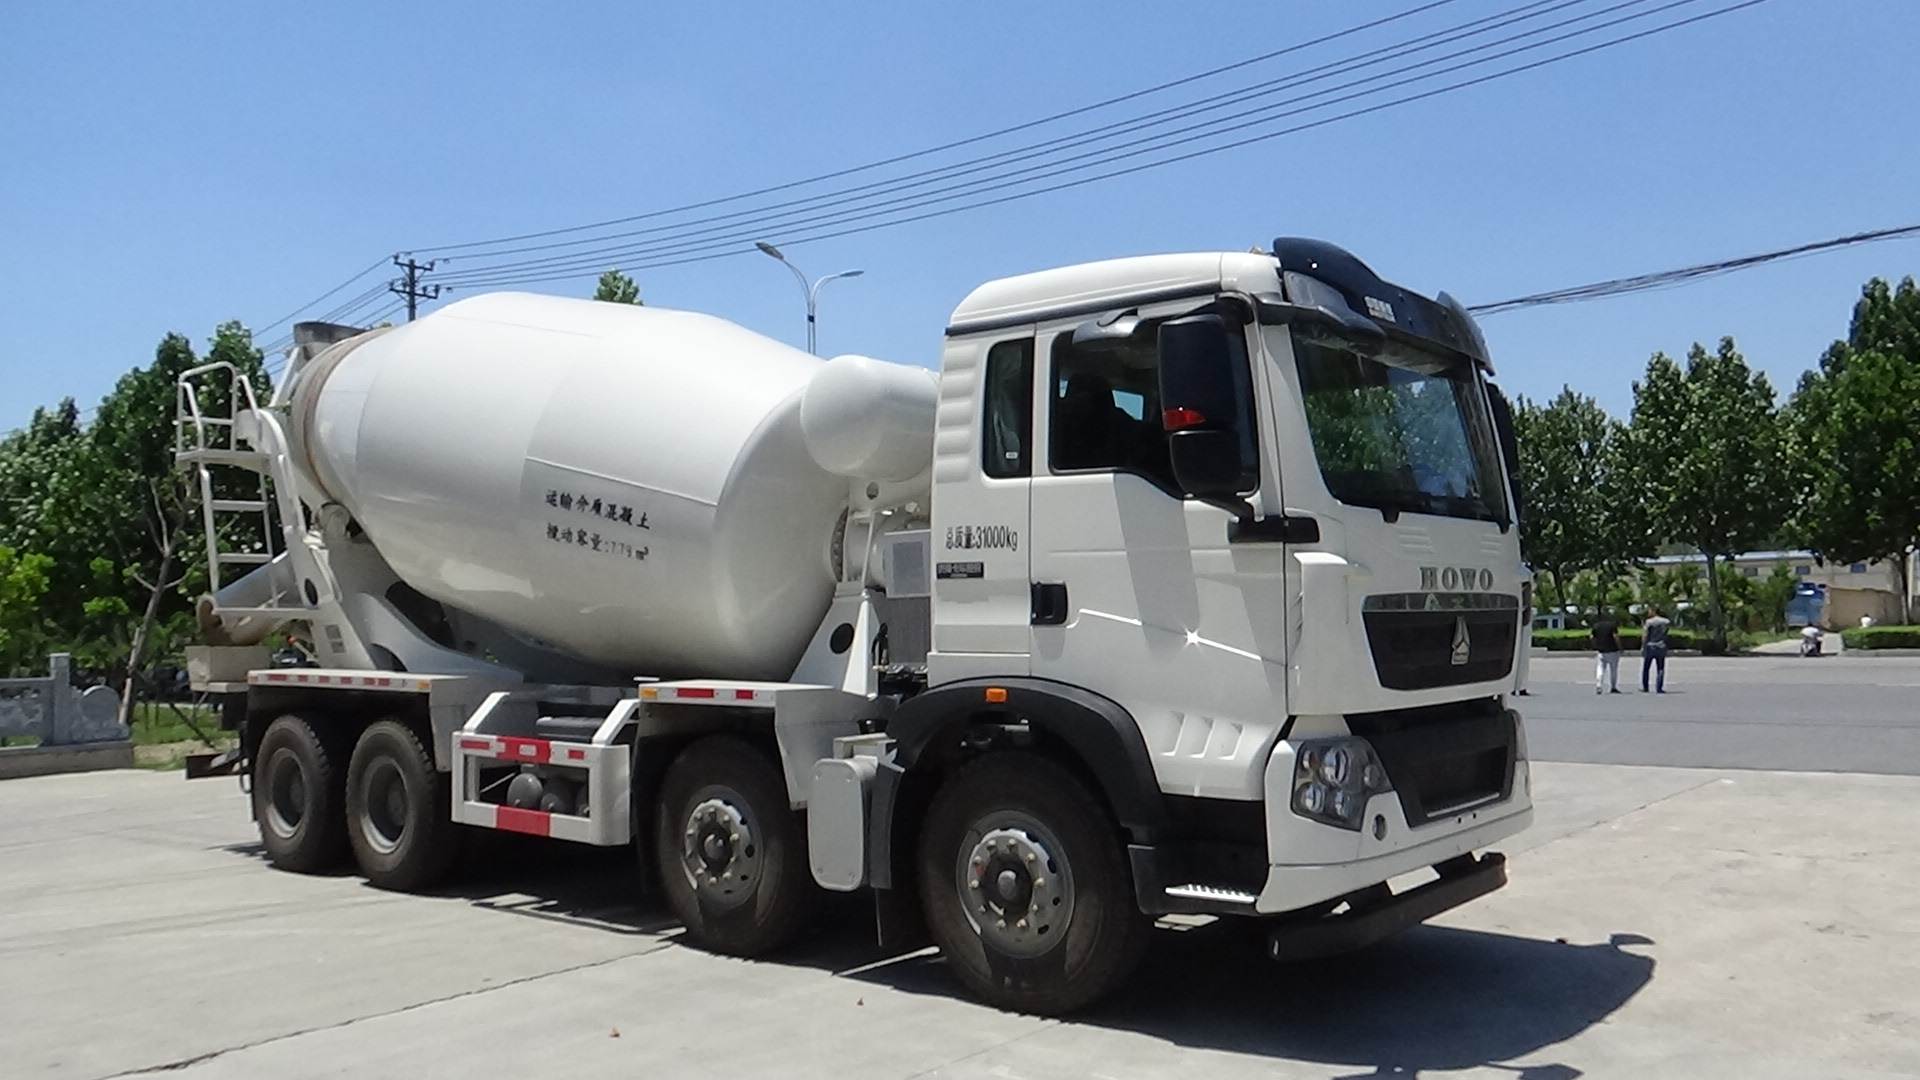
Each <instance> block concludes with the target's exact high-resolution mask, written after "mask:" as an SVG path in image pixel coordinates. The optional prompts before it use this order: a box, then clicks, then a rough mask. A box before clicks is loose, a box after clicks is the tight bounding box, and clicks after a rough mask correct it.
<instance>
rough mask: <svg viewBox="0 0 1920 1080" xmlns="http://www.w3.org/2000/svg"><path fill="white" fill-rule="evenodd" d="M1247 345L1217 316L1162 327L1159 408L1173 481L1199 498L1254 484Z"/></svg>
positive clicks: (1230, 492)
mask: <svg viewBox="0 0 1920 1080" xmlns="http://www.w3.org/2000/svg"><path fill="white" fill-rule="evenodd" d="M1252 401H1253V383H1252V376H1251V374H1250V373H1249V371H1248V369H1247V347H1246V341H1245V339H1244V338H1242V337H1241V336H1240V334H1239V333H1237V332H1236V330H1235V328H1232V327H1230V326H1229V325H1228V323H1227V321H1226V320H1225V319H1223V318H1221V317H1220V316H1219V315H1215V314H1205V315H1189V316H1187V317H1185V318H1181V319H1170V320H1168V321H1166V322H1164V323H1161V324H1160V407H1161V410H1162V413H1161V420H1162V423H1163V424H1164V425H1165V426H1166V429H1167V449H1168V453H1169V455H1170V456H1171V458H1172V461H1173V477H1174V480H1175V481H1177V482H1178V483H1179V485H1180V488H1181V490H1182V491H1184V492H1185V493H1187V494H1189V495H1195V496H1199V497H1200V498H1203V499H1205V498H1231V497H1234V496H1237V495H1238V494H1239V493H1240V492H1242V491H1245V490H1247V489H1248V488H1251V487H1252V486H1253V485H1254V484H1255V483H1256V482H1257V481H1258V479H1259V477H1258V474H1257V471H1256V469H1257V467H1256V466H1255V464H1254V457H1253V454H1252V453H1251V450H1252V447H1253V433H1252V432H1251V431H1249V430H1247V428H1246V423H1247V421H1246V418H1247V417H1248V416H1250V415H1252V413H1253V409H1252V408H1251V406H1252Z"/></svg>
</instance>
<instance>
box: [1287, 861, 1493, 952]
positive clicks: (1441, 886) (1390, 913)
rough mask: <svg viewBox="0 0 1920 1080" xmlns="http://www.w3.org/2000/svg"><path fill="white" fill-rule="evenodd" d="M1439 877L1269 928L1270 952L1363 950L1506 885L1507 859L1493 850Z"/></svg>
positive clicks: (1446, 866) (1448, 866)
mask: <svg viewBox="0 0 1920 1080" xmlns="http://www.w3.org/2000/svg"><path fill="white" fill-rule="evenodd" d="M1434 869H1435V870H1437V871H1438V872H1439V874H1440V876H1439V877H1437V878H1435V879H1434V880H1432V881H1429V882H1427V883H1425V884H1423V885H1418V886H1415V887H1414V888H1411V889H1408V890H1406V891H1404V892H1400V893H1391V892H1386V891H1385V886H1381V890H1380V893H1379V894H1378V895H1371V896H1364V897H1361V898H1357V899H1355V900H1352V901H1350V902H1349V904H1348V909H1347V910H1346V911H1343V912H1341V913H1340V914H1337V915H1323V916H1320V917H1318V918H1311V919H1302V920H1299V921H1290V920H1286V919H1281V920H1279V925H1277V926H1275V927H1274V928H1273V929H1272V930H1269V931H1268V932H1267V956H1268V957H1270V958H1272V959H1274V960H1277V961H1280V962H1283V963H1285V962H1291V961H1294V960H1311V959H1313V958H1315V957H1320V956H1332V955H1333V954H1335V953H1343V952H1349V951H1351V950H1354V949H1359V948H1364V947H1365V946H1368V945H1371V944H1373V943H1374V942H1376V941H1379V940H1380V939H1381V938H1384V937H1388V936H1389V935H1392V934H1397V933H1399V932H1400V931H1402V930H1405V929H1407V928H1408V927H1411V926H1417V925H1419V924H1420V923H1423V922H1426V921H1427V920H1428V919H1431V918H1433V917H1434V916H1435V915H1438V914H1440V913H1441V912H1443V911H1447V910H1449V909H1452V908H1456V907H1459V906H1460V905H1461V904H1464V903H1466V902H1467V901H1469V900H1473V899H1477V898H1479V897H1482V896H1485V895H1487V894H1488V893H1490V892H1492V891H1494V890H1495V889H1498V888H1500V887H1501V886H1503V885H1505V884H1506V883H1507V859H1506V856H1504V855H1501V854H1500V853H1499V852H1494V851H1490V852H1488V853H1486V854H1485V855H1482V856H1480V857H1479V858H1478V859H1476V858H1474V857H1473V856H1471V855H1468V856H1463V857H1461V858H1458V859H1455V860H1453V861H1451V862H1447V863H1442V864H1441V865H1439V866H1437V867H1435V868H1434Z"/></svg>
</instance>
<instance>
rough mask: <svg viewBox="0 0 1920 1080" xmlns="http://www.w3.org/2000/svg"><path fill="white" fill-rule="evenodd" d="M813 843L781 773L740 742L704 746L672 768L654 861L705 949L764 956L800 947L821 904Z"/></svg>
mask: <svg viewBox="0 0 1920 1080" xmlns="http://www.w3.org/2000/svg"><path fill="white" fill-rule="evenodd" d="M805 837H806V834H805V830H804V829H803V828H802V827H801V818H800V815H798V814H796V813H794V812H793V810H792V809H791V808H790V807H789V804H788V800H787V787H786V782H785V780H784V779H783V778H782V777H781V774H780V770H779V768H778V767H777V766H776V765H775V764H774V763H773V762H772V761H771V760H769V759H768V757H767V755H765V754H762V753H760V752H759V751H758V750H755V749H754V748H753V747H752V746H750V745H748V744H747V743H745V742H743V741H741V740H740V739H736V738H733V737H731V736H725V735H719V736H713V737H710V738H707V739H702V740H701V741H699V742H697V743H694V744H693V745H692V746H690V747H688V748H687V749H686V750H685V751H683V752H682V753H681V754H680V756H679V757H678V758H676V759H675V760H674V762H673V764H672V765H671V766H670V767H669V768H668V769H667V774H666V777H665V779H664V781H663V782H662V784H661V799H660V814H659V816H658V818H656V820H655V831H654V858H655V860H656V861H657V863H658V867H659V871H660V884H661V888H662V890H663V891H665V893H666V894H667V902H668V903H669V904H670V905H671V906H672V908H673V913H674V914H675V915H676V916H678V917H679V919H680V921H681V922H682V923H684V924H686V927H687V934H688V936H689V937H691V938H692V939H693V940H694V942H695V943H696V944H698V945H700V946H701V947H702V948H706V949H711V950H712V951H714V952H719V953H727V954H730V955H733V956H757V955H760V954H761V953H765V952H770V951H772V950H774V949H777V948H779V947H780V946H782V945H785V944H786V943H788V942H789V941H791V940H793V937H794V935H795V934H796V933H798V932H799V930H800V928H801V927H802V926H803V925H804V924H805V921H806V916H807V913H808V912H809V911H810V910H811V908H812V905H813V900H814V898H815V889H814V884H813V878H812V874H811V872H810V871H809V870H808V869H807V857H806V855H807V853H806V838H805Z"/></svg>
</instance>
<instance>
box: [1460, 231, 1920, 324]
mask: <svg viewBox="0 0 1920 1080" xmlns="http://www.w3.org/2000/svg"><path fill="white" fill-rule="evenodd" d="M1914 235H1920V224H1916V225H1901V226H1898V227H1896V228H1891V229H1875V230H1873V231H1871V232H1862V233H1853V234H1852V235H1849V236H1836V237H1834V238H1833V239H1831V240H1821V241H1818V242H1816V243H1811V244H1797V245H1795V246H1793V247H1787V248H1780V249H1779V250H1777V251H1763V252H1760V253H1759V254H1757V255H1742V256H1740V257H1739V258H1737V259H1722V260H1720V261H1719V262H1710V263H1700V264H1699V265H1697V266H1684V267H1681V268H1680V269H1678V270H1662V271H1659V272H1658V273H1653V274H1638V275H1635V276H1633V277H1624V278H1611V279H1608V280H1606V281H1596V282H1594V283H1593V284H1591V285H1576V286H1574V287H1572V288H1569V289H1555V290H1553V291H1552V292H1542V293H1532V294H1530V295H1527V296H1516V297H1514V298H1513V299H1511V300H1498V301H1495V302H1493V303H1490V304H1473V305H1470V306H1469V307H1468V308H1467V310H1468V311H1471V312H1473V313H1474V314H1475V315H1498V314H1501V313H1502V312H1507V311H1518V310H1520V309H1522V308H1531V307H1543V306H1545V305H1548V304H1577V303H1580V302H1582V301H1585V300H1599V299H1602V298H1605V297H1609V296H1625V295H1627V294H1628V293H1638V292H1648V291H1650V290H1653V289H1661V288H1668V287H1671V286H1674V285H1679V284H1684V283H1686V282H1691V281H1698V280H1700V279H1701V278H1707V277H1716V276H1718V275H1721V274H1731V273H1734V272H1736V271H1740V270H1748V269H1751V268H1753V267H1756V266H1760V265H1763V264H1765V263H1770V262H1776V261H1778V260H1780V259H1791V258H1793V257H1795V256H1798V255H1812V254H1815V253H1817V252H1822V251H1833V250H1836V249H1838V248H1844V247H1852V246H1854V245H1855V244H1871V243H1873V242H1875V241H1878V240H1895V239H1899V238H1901V237H1907V236H1914Z"/></svg>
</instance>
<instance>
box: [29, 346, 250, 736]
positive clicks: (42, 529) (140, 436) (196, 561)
mask: <svg viewBox="0 0 1920 1080" xmlns="http://www.w3.org/2000/svg"><path fill="white" fill-rule="evenodd" d="M207 359H208V360H220V361H225V362H228V363H231V364H233V365H234V366H235V367H236V368H237V369H238V370H239V371H241V372H242V373H244V374H245V375H247V376H248V378H250V379H251V380H252V381H253V383H254V388H255V391H256V393H263V392H264V390H265V386H266V383H265V378H264V375H263V374H262V372H261V356H260V352H259V350H258V349H256V348H254V346H253V341H252V337H251V335H250V334H249V333H248V332H247V330H246V329H245V328H244V327H242V326H241V325H240V324H238V323H227V324H225V325H223V326H221V327H220V328H219V329H218V330H217V331H216V332H215V334H214V337H213V341H212V344H211V347H210V348H209V350H208V353H207ZM199 363H201V360H200V358H199V357H198V356H196V355H195V353H194V350H193V346H192V343H191V342H189V341H188V340H187V339H186V338H185V337H183V336H182V335H179V334H169V335H167V336H166V337H165V338H164V339H163V340H162V341H161V343H160V345H159V347H158V348H157V349H156V350H155V351H154V360H153V363H152V364H150V365H148V366H147V367H144V368H136V369H134V370H132V371H129V372H127V373H126V374H125V375H123V376H121V378H120V379H119V381H118V382H117V383H116V384H115V386H114V389H113V391H112V392H111V393H110V394H108V395H107V397H106V398H105V399H104V400H103V401H102V402H101V403H100V407H99V409H98V410H97V412H96V413H95V416H94V419H93V422H92V423H91V424H89V425H88V426H87V427H85V428H84V429H82V428H81V427H80V426H79V424H78V414H77V412H76V411H75V410H74V409H73V407H72V403H71V402H67V403H63V405H62V406H61V407H60V408H59V409H57V410H55V411H53V412H51V413H49V412H46V411H44V410H43V411H41V412H39V413H36V414H35V417H34V421H33V422H32V423H30V424H29V425H28V427H27V429H26V430H25V431H24V432H22V433H20V434H18V435H15V436H13V437H10V438H9V439H7V440H6V441H5V442H3V443H0V543H4V544H7V545H8V546H10V547H14V548H15V549H16V550H19V551H25V552H33V553H35V554H37V555H40V556H44V557H46V558H47V559H48V560H49V565H48V566H47V568H46V577H47V584H46V587H45V588H44V589H43V590H41V593H40V599H39V608H40V614H41V620H40V625H41V630H40V635H39V640H37V641H36V642H35V643H34V647H35V648H36V649H40V650H42V651H45V650H65V651H69V652H72V653H74V654H75V657H76V659H77V660H78V662H79V663H80V665H81V666H82V667H94V668H100V669H104V670H118V671H120V672H122V673H123V674H124V675H125V677H126V678H127V679H128V680H131V679H133V677H134V674H135V673H136V672H138V671H140V670H142V668H143V667H144V665H145V664H146V662H147V660H148V658H149V657H150V656H152V655H154V654H155V652H156V651H161V652H164V651H171V649H172V647H173V646H174V645H175V644H177V643H178V641H180V640H182V639H183V638H184V635H185V634H186V633H187V632H188V631H189V630H190V628H191V625H192V620H191V607H192V597H193V596H194V595H196V594H197V593H198V592H200V591H202V590H204V589H205V587H206V566H205V559H204V550H203V549H204V546H205V539H204V533H203V531H202V530H201V529H200V528H199V527H198V522H197V520H196V519H195V514H196V513H197V511H198V497H199V492H198V488H197V485H196V484H194V483H192V482H190V480H189V478H188V477H187V476H186V475H185V474H183V473H181V472H179V471H178V470H176V469H175V467H174V464H173V449H174V429H173V418H174V408H175V394H176V392H175V383H176V381H177V380H178V378H179V376H180V374H181V373H182V372H184V371H186V370H187V369H188V368H191V367H194V366H196V365H198V364H199ZM217 381H218V380H215V382H217ZM208 391H209V394H208V398H207V404H208V405H209V406H210V407H211V408H212V409H215V410H218V411H220V412H222V413H224V412H225V411H226V410H227V408H228V403H227V402H226V401H225V400H224V398H225V396H226V394H227V387H226V386H225V385H224V384H222V385H217V386H216V385H210V386H209V387H208ZM217 494H218V495H219V496H220V497H228V496H229V495H236V496H237V495H239V494H240V493H238V492H233V493H227V492H224V491H223V492H219V493H217ZM156 644H158V646H160V648H159V649H156V647H155V646H156ZM131 696H132V695H131V694H126V695H123V700H129V701H130V700H131Z"/></svg>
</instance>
